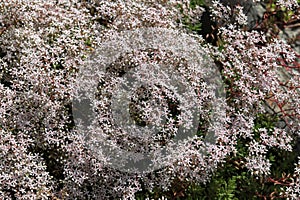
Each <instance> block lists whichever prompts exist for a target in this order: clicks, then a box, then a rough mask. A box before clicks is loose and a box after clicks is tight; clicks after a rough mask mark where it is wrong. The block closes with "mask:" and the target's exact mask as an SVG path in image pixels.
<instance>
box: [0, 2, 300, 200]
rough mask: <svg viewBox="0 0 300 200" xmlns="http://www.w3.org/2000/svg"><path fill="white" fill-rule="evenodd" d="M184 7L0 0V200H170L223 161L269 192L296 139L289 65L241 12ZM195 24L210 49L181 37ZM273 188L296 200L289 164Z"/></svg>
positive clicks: (292, 64) (298, 83)
mask: <svg viewBox="0 0 300 200" xmlns="http://www.w3.org/2000/svg"><path fill="white" fill-rule="evenodd" d="M193 2H195V1H190V0H170V1H165V0H159V1H154V0H150V1H147V0H132V1H121V0H116V1H110V0H105V1H93V0H92V1H86V0H49V1H44V0H0V13H1V14H0V199H135V198H136V195H137V194H139V193H140V192H141V191H142V192H145V191H147V192H148V193H147V194H148V195H149V194H151V193H152V192H153V193H154V192H155V191H161V192H160V193H158V194H157V195H156V196H155V197H153V198H156V199H158V198H161V199H165V197H164V196H168V198H173V199H174V198H177V197H182V196H183V193H184V192H185V191H186V190H187V188H189V187H190V186H192V185H194V184H196V185H197V184H198V185H200V184H208V183H209V182H210V180H211V178H212V176H213V175H214V174H215V173H217V171H218V169H219V167H220V166H224V165H226V162H227V161H228V160H230V159H229V158H230V157H234V158H236V157H237V158H239V159H240V160H239V162H240V163H243V167H244V168H246V169H247V170H248V171H249V173H250V175H251V176H253V177H256V178H265V179H266V180H273V179H271V178H270V176H272V175H273V174H272V164H273V163H274V161H273V160H272V159H270V158H271V156H272V155H273V154H274V152H276V151H280V152H287V153H291V152H293V151H294V149H295V148H296V146H297V140H298V137H299V134H300V132H299V130H300V109H299V108H300V90H299V88H300V73H299V63H297V58H299V55H298V53H299V52H298V53H297V52H295V51H294V50H293V49H292V48H291V46H290V45H289V44H287V42H286V41H285V40H282V39H280V38H276V37H272V36H270V34H268V32H267V33H266V32H263V30H259V29H256V30H255V29H251V30H250V29H249V27H247V24H248V18H247V15H246V14H245V9H244V7H243V6H242V5H243V2H244V1H241V3H238V4H237V5H235V6H232V5H230V4H226V3H222V1H211V2H210V3H208V5H210V8H209V10H207V8H204V7H201V4H199V5H198V4H197V5H194V4H193ZM259 2H260V1H253V2H252V3H254V4H255V3H259ZM274 6H275V7H276V6H277V7H278V9H281V11H282V12H284V11H286V10H290V12H294V11H295V9H297V8H298V3H297V1H296V0H294V1H293V0H290V1H281V0H278V1H276V2H274ZM204 12H209V13H210V18H211V20H212V21H213V22H214V26H215V27H214V30H215V31H216V33H214V35H212V37H213V38H214V39H215V42H213V43H214V44H211V43H208V42H206V40H205V38H202V37H199V35H197V34H195V33H194V32H191V29H192V28H191V27H193V26H196V25H197V23H198V22H199V21H200V20H201V16H202V15H204ZM188 29H189V30H188ZM192 30H193V29H192ZM128 33H129V34H128ZM134 47H137V48H136V49H134ZM99 52H100V53H99ZM104 53H106V54H104ZM108 58H114V59H113V60H112V62H111V63H110V61H111V60H108ZM95 66H96V67H98V68H99V67H101V70H98V71H94V69H95ZM98 68H97V69H98ZM216 69H217V70H216ZM214 70H216V71H214ZM133 80H134V81H136V82H134V83H133ZM141 83H142V84H141ZM120 88H123V89H124V90H126V91H127V92H129V93H130V94H131V96H130V97H125V96H124V94H123V93H122V91H123V90H121V89H120ZM128 88H129V89H128ZM132 88H133V90H132ZM82 90H84V91H82ZM82 92H87V93H88V92H89V93H88V94H87V95H86V96H85V98H83V93H82ZM90 97H92V98H90ZM127 104H128V105H127ZM79 105H87V107H78V106H79ZM126 105H127V106H126ZM84 111H88V112H87V114H86V113H83V112H84ZM81 112H82V113H81ZM90 113H94V115H89V114H90ZM95 115H96V116H95ZM91 116H92V117H93V119H92V120H90V121H86V119H91V118H90V117H91ZM80 119H81V120H80ZM125 119H126V120H127V121H126V120H125ZM195 119H196V121H195ZM193 120H194V121H193ZM125 122H126V124H125ZM129 122H130V123H131V125H130V126H125V125H127V124H128V123H129ZM124 124H125V125H124ZM161 124H163V125H161ZM137 127H138V128H137ZM146 127H150V128H149V129H146ZM153 131H156V133H155V134H153V133H152V132H153ZM87 132H88V134H86V133H87ZM179 133H180V134H179ZM188 133H192V134H191V135H188ZM185 134H186V135H185ZM176 138H179V139H178V141H179V142H178V141H177V139H176ZM298 145H299V144H298ZM108 149H109V150H108ZM107 152H109V153H107ZM124 152H125V153H124ZM166 152H168V153H166ZM242 153H243V154H242ZM145 155H147V159H148V160H147V162H148V161H149V162H150V163H151V165H152V166H151V169H153V170H150V171H149V170H145V171H141V170H136V168H137V167H136V166H134V165H133V168H134V170H124V169H128V166H127V164H128V161H129V164H132V163H136V162H138V161H139V160H142V157H143V156H145ZM240 155H243V156H242V158H240V157H239V156H240ZM126 159H127V160H126ZM128 159H129V160H128ZM295 162H299V161H295ZM116 163H117V165H116ZM144 164H145V163H144ZM145 165H147V166H146V168H147V167H148V165H150V164H149V163H146V164H145ZM124 166H125V167H124ZM126 166H127V167H126ZM131 167H132V166H131ZM142 169H144V168H142ZM147 169H148V168H147ZM284 173H285V172H284ZM284 180H285V182H284V181H281V182H274V183H276V184H278V185H280V184H279V183H281V185H280V186H282V187H281V191H282V192H281V194H280V195H282V196H284V197H287V198H290V199H297V198H298V197H299V195H300V192H299V187H300V181H299V180H300V178H299V163H297V165H296V168H295V172H294V175H291V176H289V177H288V178H286V179H284ZM290 180H291V181H290ZM277 192H278V191H277ZM146 197H149V196H147V195H146Z"/></svg>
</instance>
